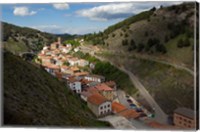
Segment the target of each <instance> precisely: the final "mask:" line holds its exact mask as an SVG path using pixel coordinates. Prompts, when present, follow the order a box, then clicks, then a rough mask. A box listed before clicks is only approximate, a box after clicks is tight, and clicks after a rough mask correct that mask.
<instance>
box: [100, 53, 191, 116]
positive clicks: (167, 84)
mask: <svg viewBox="0 0 200 132" xmlns="http://www.w3.org/2000/svg"><path fill="white" fill-rule="evenodd" d="M103 56H104V57H105V58H107V59H108V60H110V61H111V62H114V63H115V64H117V65H123V66H124V67H125V68H126V69H127V70H129V71H131V72H132V73H133V74H134V75H136V76H137V77H138V79H139V80H140V82H141V83H142V84H143V85H144V87H145V88H146V90H147V91H148V92H149V93H150V95H151V96H152V97H153V98H154V99H155V101H156V102H157V103H158V104H159V106H160V107H161V108H162V109H163V111H164V112H166V113H167V114H172V113H173V111H174V109H176V108H178V107H187V108H190V109H194V103H193V102H194V77H193V76H192V75H191V74H189V73H187V72H186V71H184V70H177V69H176V68H174V67H172V66H166V65H164V64H160V63H156V62H152V61H148V60H142V59H138V58H133V57H126V58H125V57H124V56H117V55H114V54H107V55H105V54H104V55H103ZM130 94H131V95H133V96H135V99H137V100H138V101H139V102H141V103H145V102H143V98H142V96H141V94H140V93H139V92H138V93H136V94H133V93H130Z"/></svg>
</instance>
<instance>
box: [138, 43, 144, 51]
mask: <svg viewBox="0 0 200 132" xmlns="http://www.w3.org/2000/svg"><path fill="white" fill-rule="evenodd" d="M143 49H144V44H143V43H139V44H138V46H137V52H141V51H142V50H143Z"/></svg>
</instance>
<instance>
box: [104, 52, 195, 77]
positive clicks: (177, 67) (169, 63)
mask: <svg viewBox="0 0 200 132" xmlns="http://www.w3.org/2000/svg"><path fill="white" fill-rule="evenodd" d="M104 51H106V52H111V53H115V54H116V52H117V51H108V50H104ZM119 54H123V53H121V52H119ZM123 55H124V56H127V54H123ZM129 57H133V56H132V55H129ZM135 57H136V58H138V59H143V60H148V61H153V62H157V63H161V64H164V65H168V66H172V67H174V68H176V69H179V70H184V71H186V72H188V73H189V74H191V75H193V76H194V75H195V73H194V71H193V70H191V69H190V68H187V67H185V66H182V65H177V64H175V63H171V62H167V61H162V60H158V59H155V58H147V57H142V56H135Z"/></svg>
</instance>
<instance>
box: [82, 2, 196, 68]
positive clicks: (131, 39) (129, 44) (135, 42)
mask: <svg viewBox="0 0 200 132" xmlns="http://www.w3.org/2000/svg"><path fill="white" fill-rule="evenodd" d="M194 9H195V2H190V3H183V4H180V5H173V6H170V7H162V6H161V7H160V8H159V9H155V8H152V9H151V10H149V11H145V12H142V13H139V14H137V15H135V16H132V17H130V18H127V19H125V20H124V21H121V22H119V23H117V24H115V25H112V26H110V27H108V28H107V29H106V30H104V32H100V33H98V34H90V35H87V36H85V39H86V40H87V41H92V43H93V44H94V45H99V46H101V47H103V48H105V49H108V50H109V51H113V52H116V53H117V54H119V53H125V54H127V55H137V56H143V57H145V58H150V59H152V58H153V59H157V60H162V61H167V62H169V63H173V64H177V65H182V66H185V67H187V68H190V69H192V70H193V62H194V61H193V54H194V51H193V46H194V44H193V42H194V39H193V38H194V20H195V12H194V11H195V10H194ZM183 51H186V52H183ZM181 56H183V57H182V58H185V57H186V58H187V59H182V58H181Z"/></svg>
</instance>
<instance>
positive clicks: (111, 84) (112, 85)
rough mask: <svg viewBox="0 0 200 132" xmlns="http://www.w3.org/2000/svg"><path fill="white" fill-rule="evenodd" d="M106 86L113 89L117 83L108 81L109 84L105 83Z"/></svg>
mask: <svg viewBox="0 0 200 132" xmlns="http://www.w3.org/2000/svg"><path fill="white" fill-rule="evenodd" d="M105 84H106V85H107V86H109V87H111V88H114V87H115V86H116V83H115V82H114V81H108V82H105Z"/></svg>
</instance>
